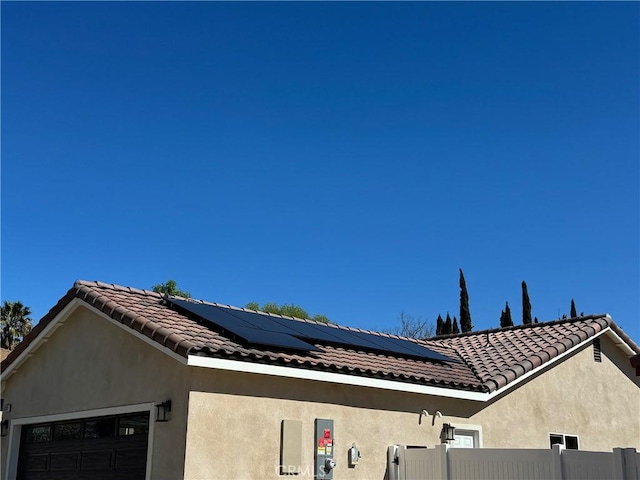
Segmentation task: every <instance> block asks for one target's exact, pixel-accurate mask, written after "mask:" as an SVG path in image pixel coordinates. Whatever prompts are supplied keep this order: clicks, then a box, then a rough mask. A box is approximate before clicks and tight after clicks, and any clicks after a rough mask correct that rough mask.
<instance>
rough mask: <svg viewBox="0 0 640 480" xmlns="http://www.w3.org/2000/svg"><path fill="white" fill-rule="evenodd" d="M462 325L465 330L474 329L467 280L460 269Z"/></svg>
mask: <svg viewBox="0 0 640 480" xmlns="http://www.w3.org/2000/svg"><path fill="white" fill-rule="evenodd" d="M460 326H461V327H462V331H463V332H470V331H471V330H472V329H473V324H472V323H471V311H470V310H469V294H468V293H467V282H466V281H465V279H464V273H462V269H460Z"/></svg>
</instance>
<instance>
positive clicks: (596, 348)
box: [593, 338, 602, 363]
mask: <svg viewBox="0 0 640 480" xmlns="http://www.w3.org/2000/svg"><path fill="white" fill-rule="evenodd" d="M593 361H594V362H598V363H600V362H602V352H601V351H600V339H599V338H596V339H595V340H594V341H593Z"/></svg>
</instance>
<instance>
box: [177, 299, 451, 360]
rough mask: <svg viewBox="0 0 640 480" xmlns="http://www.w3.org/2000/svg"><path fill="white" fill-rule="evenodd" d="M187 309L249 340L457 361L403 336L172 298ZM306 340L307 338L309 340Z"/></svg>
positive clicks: (295, 347)
mask: <svg viewBox="0 0 640 480" xmlns="http://www.w3.org/2000/svg"><path fill="white" fill-rule="evenodd" d="M168 299H169V301H170V302H171V303H173V304H174V305H176V306H177V307H178V308H181V309H183V310H185V311H187V312H190V313H192V314H195V315H197V316H198V317H200V318H202V319H204V320H206V321H208V322H211V323H213V324H214V325H216V326H218V327H219V328H222V329H223V330H225V331H226V332H228V333H230V334H232V335H235V336H236V337H239V338H240V339H241V340H243V341H245V342H247V343H253V344H256V345H269V346H276V347H281V348H286V349H292V350H303V351H321V350H320V349H319V348H317V347H316V346H314V345H313V344H312V343H311V342H316V343H321V344H322V343H325V344H330V345H339V346H344V347H347V348H354V347H359V348H361V349H364V350H367V351H373V352H376V353H382V354H385V355H390V354H396V355H401V356H405V357H411V358H419V359H421V360H424V359H427V360H435V361H439V362H457V360H454V359H452V358H449V357H447V356H445V355H441V354H440V353H437V352H434V351H433V350H431V349H429V348H426V347H423V346H422V345H418V344H417V343H414V342H411V341H409V340H403V339H400V338H392V337H385V336H381V335H374V334H371V333H366V332H359V331H354V330H347V329H344V328H339V327H332V326H330V325H322V324H314V323H309V322H305V321H302V320H293V319H289V318H283V317H272V316H269V315H265V314H263V313H258V312H251V311H247V310H235V309H231V308H227V307H220V306H217V305H208V304H204V303H198V302H189V301H186V300H182V299H177V298H168ZM305 340H306V341H305Z"/></svg>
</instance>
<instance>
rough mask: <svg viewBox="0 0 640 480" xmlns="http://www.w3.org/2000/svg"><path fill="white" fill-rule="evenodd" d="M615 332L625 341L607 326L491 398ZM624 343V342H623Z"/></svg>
mask: <svg viewBox="0 0 640 480" xmlns="http://www.w3.org/2000/svg"><path fill="white" fill-rule="evenodd" d="M605 333H606V334H609V333H611V334H613V335H615V336H616V337H617V338H618V339H619V340H620V341H621V342H622V341H623V340H622V339H621V338H620V337H618V335H616V334H615V332H614V331H613V330H611V327H607V328H605V329H604V330H602V331H601V332H598V333H597V334H595V335H594V336H592V337H589V338H587V339H586V340H585V341H583V342H580V343H578V344H577V345H574V346H573V347H571V348H570V349H569V350H567V351H566V352H564V353H561V354H560V355H558V356H557V357H555V358H554V359H553V360H551V361H549V362H546V363H543V364H542V365H540V366H539V367H538V368H534V369H533V370H531V371H529V372H527V373H525V374H524V375H522V376H521V377H518V378H517V379H515V380H514V381H513V382H511V383H509V384H508V385H505V386H504V387H502V388H500V389H498V390H496V391H495V392H492V393H491V394H489V396H488V397H489V399H492V398H494V397H497V396H498V395H502V394H503V393H505V392H508V391H509V390H511V389H513V388H515V387H517V386H518V385H519V384H520V383H522V382H524V381H525V380H527V379H528V378H529V377H531V376H533V375H538V374H539V373H541V372H544V371H545V370H547V369H549V368H552V367H554V366H555V365H556V364H558V363H560V362H561V361H563V360H564V358H565V357H568V356H569V355H571V354H572V353H574V352H575V351H576V350H580V349H581V348H583V347H584V346H585V345H587V344H589V343H591V342H592V341H593V339H594V338H598V337H599V336H600V335H604V334H605ZM623 343H624V342H623ZM625 345H626V344H625Z"/></svg>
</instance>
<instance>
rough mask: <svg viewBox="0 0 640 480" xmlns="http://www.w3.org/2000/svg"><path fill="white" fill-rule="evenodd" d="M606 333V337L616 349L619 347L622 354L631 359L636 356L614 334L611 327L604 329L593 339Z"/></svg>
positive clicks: (631, 349)
mask: <svg viewBox="0 0 640 480" xmlns="http://www.w3.org/2000/svg"><path fill="white" fill-rule="evenodd" d="M604 333H606V334H607V336H608V337H609V338H610V339H611V340H613V343H615V344H616V346H617V347H619V348H620V349H621V350H622V351H623V352H624V353H626V354H627V355H628V356H630V357H633V356H634V355H637V352H636V351H635V350H634V349H633V348H631V347H630V346H629V344H628V343H627V342H625V341H624V340H623V339H622V338H621V337H620V335H618V334H617V333H616V332H614V331H613V330H612V329H611V327H607V328H606V329H604V330H603V331H602V332H600V333H599V334H598V335H595V336H594V337H593V338H596V337H599V336H600V335H602V334H604Z"/></svg>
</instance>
